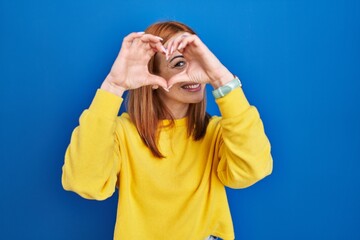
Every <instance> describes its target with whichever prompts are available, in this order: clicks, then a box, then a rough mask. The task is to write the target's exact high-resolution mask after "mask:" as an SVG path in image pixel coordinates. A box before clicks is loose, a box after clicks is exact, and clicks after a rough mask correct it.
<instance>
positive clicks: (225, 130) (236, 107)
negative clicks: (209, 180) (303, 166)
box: [216, 88, 273, 188]
mask: <svg viewBox="0 0 360 240" xmlns="http://www.w3.org/2000/svg"><path fill="white" fill-rule="evenodd" d="M216 102H217V104H218V106H219V109H220V112H221V115H222V119H221V120H220V130H219V134H218V139H217V141H218V144H217V145H218V146H219V148H218V156H219V164H218V168H217V173H218V177H219V179H220V180H221V182H222V183H223V184H224V185H225V186H228V187H231V188H245V187H248V186H250V185H252V184H254V183H256V182H257V181H259V180H261V179H262V178H264V177H266V176H267V175H269V174H271V172H272V166H273V162H272V157H271V153H270V142H269V140H268V138H267V136H266V135H265V132H264V127H263V123H262V121H261V119H260V116H259V113H258V111H257V109H256V108H255V107H253V106H250V105H249V103H248V101H247V99H246V97H245V95H244V92H243V90H242V89H241V88H237V89H234V90H233V91H232V92H231V93H229V94H228V95H226V96H225V97H223V98H219V99H216Z"/></svg>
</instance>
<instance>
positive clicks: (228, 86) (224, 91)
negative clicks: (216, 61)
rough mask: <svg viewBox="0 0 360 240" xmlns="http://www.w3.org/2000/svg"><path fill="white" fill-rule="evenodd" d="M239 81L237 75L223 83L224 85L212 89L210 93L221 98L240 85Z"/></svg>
mask: <svg viewBox="0 0 360 240" xmlns="http://www.w3.org/2000/svg"><path fill="white" fill-rule="evenodd" d="M241 86H242V84H241V81H240V79H239V78H238V77H236V76H235V78H234V79H233V80H231V81H230V82H228V83H227V84H225V85H224V86H221V87H219V88H217V89H215V90H214V91H212V94H213V96H214V98H221V97H224V96H225V95H227V94H228V93H230V92H231V91H232V90H233V89H234V88H237V87H241Z"/></svg>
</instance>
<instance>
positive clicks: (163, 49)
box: [161, 46, 167, 54]
mask: <svg viewBox="0 0 360 240" xmlns="http://www.w3.org/2000/svg"><path fill="white" fill-rule="evenodd" d="M161 50H162V51H163V52H164V53H165V54H166V53H167V51H166V48H165V47H164V46H161Z"/></svg>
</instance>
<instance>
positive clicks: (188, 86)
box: [181, 83, 201, 92]
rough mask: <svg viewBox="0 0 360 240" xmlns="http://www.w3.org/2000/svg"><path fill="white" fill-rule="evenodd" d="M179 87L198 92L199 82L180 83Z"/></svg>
mask: <svg viewBox="0 0 360 240" xmlns="http://www.w3.org/2000/svg"><path fill="white" fill-rule="evenodd" d="M181 88H182V89H184V90H186V91H188V92H198V91H200V90H201V84H200V83H187V84H184V85H182V86H181Z"/></svg>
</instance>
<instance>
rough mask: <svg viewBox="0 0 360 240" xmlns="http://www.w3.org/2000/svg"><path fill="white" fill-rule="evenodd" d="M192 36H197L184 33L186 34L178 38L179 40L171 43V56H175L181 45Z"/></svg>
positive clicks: (176, 39)
mask: <svg viewBox="0 0 360 240" xmlns="http://www.w3.org/2000/svg"><path fill="white" fill-rule="evenodd" d="M192 36H195V35H191V34H188V33H184V34H182V35H180V36H178V37H177V38H175V39H174V40H173V41H172V43H171V47H170V54H173V53H174V52H175V51H176V50H177V49H178V47H179V44H180V43H181V42H183V41H184V40H185V39H188V38H191V37H192Z"/></svg>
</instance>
